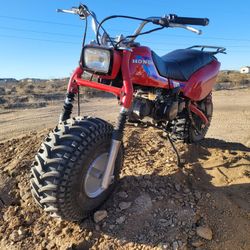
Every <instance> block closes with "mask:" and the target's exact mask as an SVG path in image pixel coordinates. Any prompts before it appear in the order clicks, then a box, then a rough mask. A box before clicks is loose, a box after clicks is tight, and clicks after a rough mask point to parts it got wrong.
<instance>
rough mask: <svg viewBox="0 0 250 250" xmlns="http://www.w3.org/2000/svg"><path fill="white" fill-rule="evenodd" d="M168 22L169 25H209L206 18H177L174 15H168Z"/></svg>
mask: <svg viewBox="0 0 250 250" xmlns="http://www.w3.org/2000/svg"><path fill="white" fill-rule="evenodd" d="M169 21H170V22H171V23H178V24H190V25H201V26H207V25H208V24H209V19H208V18H193V17H179V16H176V15H170V20H169Z"/></svg>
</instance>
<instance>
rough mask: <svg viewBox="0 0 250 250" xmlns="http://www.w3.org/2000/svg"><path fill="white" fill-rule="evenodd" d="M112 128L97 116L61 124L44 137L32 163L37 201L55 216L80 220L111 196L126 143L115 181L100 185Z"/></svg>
mask: <svg viewBox="0 0 250 250" xmlns="http://www.w3.org/2000/svg"><path fill="white" fill-rule="evenodd" d="M112 131H113V127H112V125H110V124H109V123H107V122H105V121H103V120H101V119H97V118H81V117H77V118H73V119H69V120H67V121H65V122H62V123H60V124H59V125H58V126H57V127H56V128H55V129H54V130H53V131H52V132H51V133H50V134H49V135H48V136H47V137H46V138H45V140H44V142H43V143H42V145H41V147H40V149H39V151H38V153H37V155H36V161H35V163H34V165H33V166H32V179H31V191H32V194H33V197H34V199H35V201H36V202H37V203H38V204H39V205H40V206H41V207H42V208H44V210H45V211H47V212H49V213H50V214H51V215H52V216H57V217H61V218H63V219H66V220H70V221H79V220H81V219H83V218H85V217H87V216H89V215H90V214H91V213H92V212H93V211H95V210H96V209H97V208H98V207H99V206H100V205H102V204H103V202H104V201H105V200H106V199H107V198H108V197H109V195H110V194H111V192H112V191H113V189H114V187H115V184H116V182H117V180H118V178H119V173H120V169H121V167H122V164H123V146H121V147H120V150H119V153H118V155H117V159H116V162H115V173H114V180H113V182H112V184H111V185H110V186H109V187H108V189H106V190H103V189H102V188H101V181H102V176H103V173H104V171H105V168H106V165H107V161H108V154H109V149H110V145H111V136H112Z"/></svg>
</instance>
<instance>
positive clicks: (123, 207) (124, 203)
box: [119, 202, 132, 210]
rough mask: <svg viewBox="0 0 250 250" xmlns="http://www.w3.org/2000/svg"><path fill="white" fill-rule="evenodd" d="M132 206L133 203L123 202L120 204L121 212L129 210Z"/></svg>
mask: <svg viewBox="0 0 250 250" xmlns="http://www.w3.org/2000/svg"><path fill="white" fill-rule="evenodd" d="M131 204H132V203H131V202H121V203H120V204H119V208H120V209H121V210H125V209H128V208H129V207H130V206H131Z"/></svg>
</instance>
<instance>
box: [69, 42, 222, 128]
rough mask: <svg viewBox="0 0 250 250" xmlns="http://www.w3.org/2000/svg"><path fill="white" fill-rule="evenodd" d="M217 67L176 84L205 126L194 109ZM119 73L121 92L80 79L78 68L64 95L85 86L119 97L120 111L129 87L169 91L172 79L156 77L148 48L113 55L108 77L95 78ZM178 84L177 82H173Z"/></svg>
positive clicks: (126, 105)
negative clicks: (120, 74) (136, 86)
mask: <svg viewBox="0 0 250 250" xmlns="http://www.w3.org/2000/svg"><path fill="white" fill-rule="evenodd" d="M219 68H220V63H219V62H218V61H217V60H216V59H215V60H214V61H212V62H211V63H210V64H208V65H206V66H204V67H202V68H201V69H199V70H198V71H196V72H195V73H194V74H193V75H192V76H191V77H190V79H189V80H188V81H187V82H179V84H180V86H181V90H182V92H183V95H184V96H186V97H188V98H189V99H190V100H191V102H192V103H193V104H191V105H190V109H191V111H192V112H194V113H196V114H197V115H198V116H200V117H201V119H202V120H203V121H204V122H205V123H207V122H208V120H207V118H206V117H205V115H204V114H203V113H202V112H201V111H200V110H199V109H198V108H196V106H195V102H196V101H200V100H202V99H204V98H205V97H206V96H207V95H208V94H209V93H210V92H211V91H212V87H213V85H214V84H215V81H216V77H217V75H218V72H219ZM120 69H121V72H122V77H123V86H122V88H118V87H114V86H110V85H106V84H101V83H98V82H93V81H90V80H85V79H82V74H83V72H84V70H83V69H82V67H78V68H77V69H76V70H75V72H74V73H73V75H72V77H71V78H70V81H69V85H68V92H73V93H77V91H78V86H85V87H90V88H95V89H99V90H102V91H105V92H110V93H113V94H114V95H116V96H118V97H120V100H121V104H122V106H123V107H124V108H127V109H129V108H130V106H131V103H132V100H133V92H134V90H133V84H136V85H141V86H144V87H153V88H165V89H166V88H173V81H175V80H174V79H167V78H164V77H162V76H160V75H159V73H158V71H157V69H156V67H155V65H154V62H153V59H152V55H151V50H150V49H149V48H148V47H144V46H141V47H136V48H133V49H132V50H120V51H114V58H113V68H112V72H111V74H110V75H108V76H98V77H101V78H103V79H114V78H115V77H116V76H117V74H118V72H119V70H120ZM177 82H178V81H177Z"/></svg>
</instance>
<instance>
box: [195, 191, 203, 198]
mask: <svg viewBox="0 0 250 250" xmlns="http://www.w3.org/2000/svg"><path fill="white" fill-rule="evenodd" d="M194 196H195V198H196V199H197V200H200V199H201V193H200V192H199V191H195V192H194Z"/></svg>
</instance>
